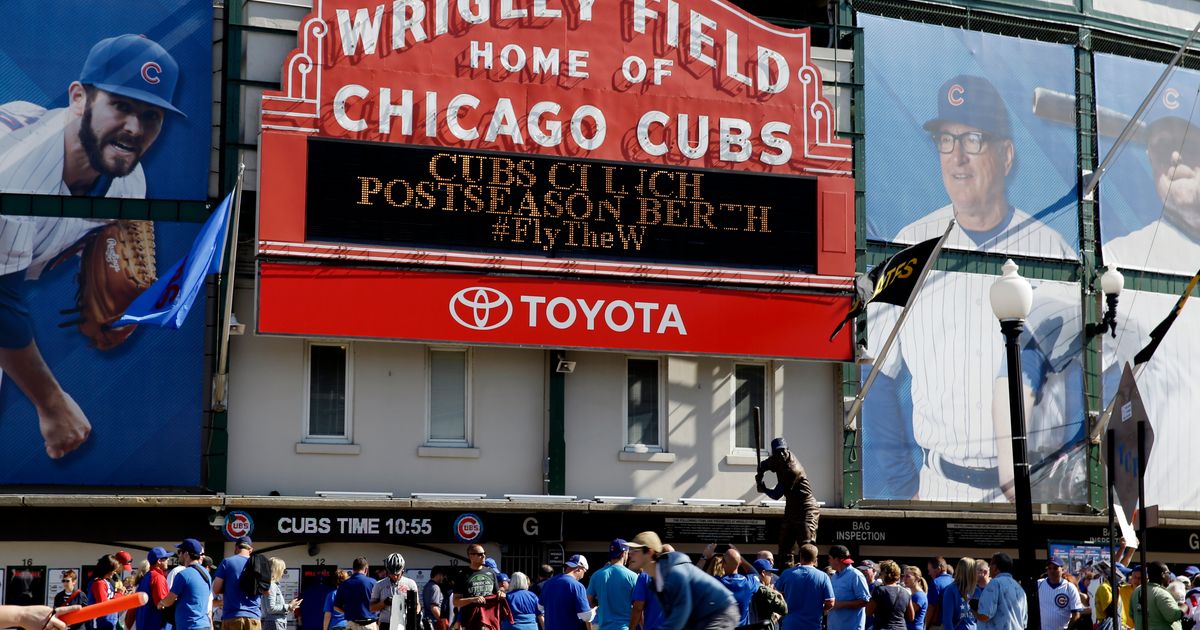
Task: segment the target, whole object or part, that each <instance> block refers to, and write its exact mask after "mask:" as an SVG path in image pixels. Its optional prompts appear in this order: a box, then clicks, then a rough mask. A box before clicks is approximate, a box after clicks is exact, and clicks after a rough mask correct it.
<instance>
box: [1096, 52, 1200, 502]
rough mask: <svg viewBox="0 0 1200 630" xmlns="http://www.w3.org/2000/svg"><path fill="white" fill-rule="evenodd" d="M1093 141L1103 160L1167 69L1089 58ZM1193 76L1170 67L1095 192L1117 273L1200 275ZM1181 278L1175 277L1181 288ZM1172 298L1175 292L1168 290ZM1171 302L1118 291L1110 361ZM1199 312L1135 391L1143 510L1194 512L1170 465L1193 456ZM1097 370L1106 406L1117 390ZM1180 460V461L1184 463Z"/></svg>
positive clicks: (1192, 489) (1142, 337)
mask: <svg viewBox="0 0 1200 630" xmlns="http://www.w3.org/2000/svg"><path fill="white" fill-rule="evenodd" d="M1095 67H1096V105H1097V119H1096V123H1097V125H1096V126H1097V132H1098V134H1099V136H1100V156H1101V158H1102V159H1103V158H1104V157H1105V156H1107V155H1108V154H1109V153H1110V152H1111V151H1112V150H1113V147H1114V145H1115V140H1116V136H1117V135H1119V134H1120V133H1121V130H1122V129H1123V128H1124V127H1125V126H1126V125H1127V124H1128V123H1129V120H1130V117H1131V116H1132V115H1133V114H1134V113H1135V112H1136V111H1137V109H1138V106H1139V105H1140V104H1141V103H1142V101H1143V100H1144V99H1145V98H1146V96H1147V94H1148V93H1149V92H1150V90H1151V88H1152V87H1153V86H1154V83H1155V81H1156V80H1157V79H1158V77H1159V76H1160V75H1161V74H1162V72H1163V70H1164V69H1165V68H1166V65H1165V64H1161V63H1153V62H1149V61H1143V60H1140V59H1128V58H1124V57H1116V56H1113V55H1099V54H1098V55H1096V65H1095ZM1198 121H1200V72H1197V71H1195V70H1190V69H1186V68H1176V69H1175V70H1174V71H1173V72H1172V73H1171V75H1170V76H1169V78H1168V80H1167V82H1166V83H1165V84H1164V85H1163V86H1162V87H1161V88H1160V89H1159V90H1158V91H1157V92H1155V93H1154V94H1153V95H1152V99H1151V101H1150V106H1149V108H1148V109H1147V110H1146V112H1145V114H1144V115H1143V116H1142V117H1141V118H1140V119H1139V120H1138V122H1137V123H1136V124H1135V126H1134V131H1133V134H1132V136H1131V140H1130V141H1129V142H1128V143H1127V144H1126V145H1125V146H1124V147H1123V148H1121V149H1119V151H1118V153H1117V154H1116V157H1115V158H1114V160H1113V162H1112V165H1111V166H1110V167H1109V169H1108V171H1107V173H1106V174H1105V176H1104V179H1103V180H1102V182H1101V184H1100V240H1101V243H1102V245H1101V252H1102V255H1103V259H1104V262H1105V263H1112V264H1116V265H1118V266H1119V267H1121V268H1123V269H1144V270H1149V271H1156V272H1163V273H1170V274H1177V275H1179V276H1189V277H1190V276H1192V275H1193V274H1195V273H1196V271H1197V270H1198V269H1200V126H1198ZM1183 281H1184V279H1183V278H1182V277H1181V278H1180V285H1181V286H1182V283H1183ZM1176 290H1177V291H1178V290H1179V289H1176ZM1178 298H1179V295H1178V294H1177V293H1174V292H1172V293H1152V292H1148V291H1124V292H1122V294H1121V299H1120V304H1119V306H1118V309H1117V311H1118V312H1117V320H1118V328H1117V338H1116V339H1115V340H1110V339H1109V338H1108V337H1105V338H1104V342H1105V344H1106V350H1107V349H1108V347H1109V346H1112V347H1114V348H1115V351H1114V354H1115V357H1114V360H1115V361H1116V362H1119V363H1123V362H1125V361H1130V360H1131V359H1132V357H1133V353H1134V352H1136V351H1137V350H1139V349H1140V348H1143V347H1145V345H1146V343H1147V342H1148V341H1149V337H1148V333H1149V331H1150V330H1152V329H1154V327H1155V326H1156V325H1157V324H1158V322H1159V321H1161V320H1162V319H1163V318H1164V317H1165V316H1166V315H1167V314H1168V313H1169V312H1170V311H1171V310H1172V308H1174V305H1175V303H1176V300H1177V299H1178ZM1198 322H1200V303H1197V301H1196V300H1195V299H1191V300H1189V301H1187V302H1186V303H1185V304H1184V308H1183V310H1182V311H1181V312H1180V313H1179V319H1178V321H1176V322H1175V323H1174V324H1173V325H1172V326H1171V328H1170V329H1169V331H1168V332H1167V336H1166V337H1165V338H1164V339H1163V341H1162V343H1161V345H1160V347H1159V348H1158V350H1157V351H1156V352H1154V354H1153V357H1152V358H1151V359H1150V360H1149V361H1148V362H1147V363H1146V365H1145V371H1144V372H1143V373H1142V374H1141V375H1140V376H1139V377H1138V389H1139V391H1140V392H1141V395H1142V401H1143V402H1144V403H1145V405H1146V412H1147V415H1148V416H1149V417H1150V423H1151V425H1152V426H1153V427H1154V434H1155V445H1154V451H1153V452H1152V453H1151V456H1150V458H1149V460H1148V461H1147V471H1146V492H1147V502H1148V504H1150V505H1155V504H1157V505H1159V506H1160V507H1162V508H1164V509H1193V508H1194V506H1195V505H1196V503H1197V501H1200V482H1196V481H1194V480H1191V479H1190V478H1187V477H1184V478H1181V477H1179V475H1177V474H1175V471H1174V469H1173V465H1174V463H1176V462H1179V461H1183V460H1186V459H1188V457H1189V456H1190V455H1191V454H1193V453H1195V452H1196V449H1198V448H1200V435H1198V434H1197V433H1196V431H1195V430H1194V429H1193V428H1192V427H1191V423H1190V422H1189V420H1190V419H1191V418H1192V417H1193V416H1194V415H1195V412H1194V410H1195V409H1196V407H1197V405H1200V393H1197V391H1196V388H1195V387H1192V386H1190V382H1191V379H1192V375H1194V374H1198V373H1200V329H1198V328H1197V323H1198ZM1110 372H1111V370H1110V369H1109V367H1108V364H1107V361H1106V364H1105V375H1106V378H1105V390H1104V395H1105V401H1106V402H1107V400H1108V399H1109V398H1110V397H1111V396H1112V395H1113V393H1114V392H1115V391H1116V383H1115V382H1114V381H1115V379H1114V378H1112V377H1111V376H1110ZM1180 458H1183V459H1182V460H1181V459H1180Z"/></svg>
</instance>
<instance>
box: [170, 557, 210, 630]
mask: <svg viewBox="0 0 1200 630" xmlns="http://www.w3.org/2000/svg"><path fill="white" fill-rule="evenodd" d="M175 548H176V549H178V550H179V564H180V566H182V567H183V570H182V571H180V572H179V573H177V574H176V575H175V581H173V582H171V592H170V593H168V594H167V596H166V597H164V598H162V601H160V602H158V608H159V610H162V609H164V608H168V607H170V606H171V605H172V604H176V606H175V630H210V629H211V628H212V618H211V617H209V614H208V607H209V604H210V602H211V601H212V583H211V581H210V580H211V578H210V577H209V576H208V572H207V571H205V570H204V567H203V565H201V564H200V560H201V558H203V557H204V546H203V545H201V544H200V541H198V540H196V539H195V538H188V539H187V540H184V541H183V542H181V543H179V544H178V545H175Z"/></svg>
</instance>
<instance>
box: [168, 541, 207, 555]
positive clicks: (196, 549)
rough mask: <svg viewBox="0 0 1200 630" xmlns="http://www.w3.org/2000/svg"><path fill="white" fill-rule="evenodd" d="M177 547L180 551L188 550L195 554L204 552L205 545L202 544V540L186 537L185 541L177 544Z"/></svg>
mask: <svg viewBox="0 0 1200 630" xmlns="http://www.w3.org/2000/svg"><path fill="white" fill-rule="evenodd" d="M175 548H176V549H178V550H180V551H186V552H188V553H190V554H192V555H193V556H199V555H203V554H204V545H202V544H200V541H199V540H196V539H195V538H184V539H183V542H181V543H179V544H178V545H175Z"/></svg>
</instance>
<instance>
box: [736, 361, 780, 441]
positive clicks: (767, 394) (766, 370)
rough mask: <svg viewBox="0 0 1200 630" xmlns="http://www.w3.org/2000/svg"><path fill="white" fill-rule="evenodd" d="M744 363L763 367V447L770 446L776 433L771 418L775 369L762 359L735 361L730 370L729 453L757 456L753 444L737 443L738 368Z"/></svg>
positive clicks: (773, 406)
mask: <svg viewBox="0 0 1200 630" xmlns="http://www.w3.org/2000/svg"><path fill="white" fill-rule="evenodd" d="M742 365H747V366H754V367H761V368H762V370H763V410H762V414H763V449H769V448H770V443H771V436H773V435H774V433H772V432H771V418H772V416H774V414H773V413H771V410H772V409H774V408H775V405H774V401H773V400H772V396H771V394H772V392H773V391H774V390H775V388H774V387H773V386H772V378H771V377H772V375H773V374H774V373H775V370H773V369H772V368H773V367H774V366H773V365H772V364H771V363H770V362H765V363H764V362H761V361H735V362H734V363H733V365H732V366H730V370H729V386H728V391H729V397H728V400H729V454H730V455H749V456H751V457H757V455H758V453H757V452H756V451H755V449H754V447H753V446H751V447H749V448H746V447H744V446H738V445H737V399H736V398H737V369H738V366H742Z"/></svg>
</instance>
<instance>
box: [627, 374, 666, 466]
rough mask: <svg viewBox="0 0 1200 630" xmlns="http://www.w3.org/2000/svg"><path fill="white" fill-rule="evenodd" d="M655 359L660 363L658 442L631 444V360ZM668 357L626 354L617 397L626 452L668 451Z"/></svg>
mask: <svg viewBox="0 0 1200 630" xmlns="http://www.w3.org/2000/svg"><path fill="white" fill-rule="evenodd" d="M631 360H638V361H654V362H655V363H657V364H658V379H657V380H658V444H631V443H630V442H629V361H631ZM667 365H668V358H667V357H660V356H645V355H632V354H631V355H626V356H625V369H624V370H623V372H624V374H623V377H622V378H621V390H620V392H619V394H618V396H617V398H618V399H619V400H620V401H621V441H622V443H623V444H624V448H623V449H622V450H624V451H625V452H626V453H665V452H667V370H666V369H665V367H666V366H667Z"/></svg>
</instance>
